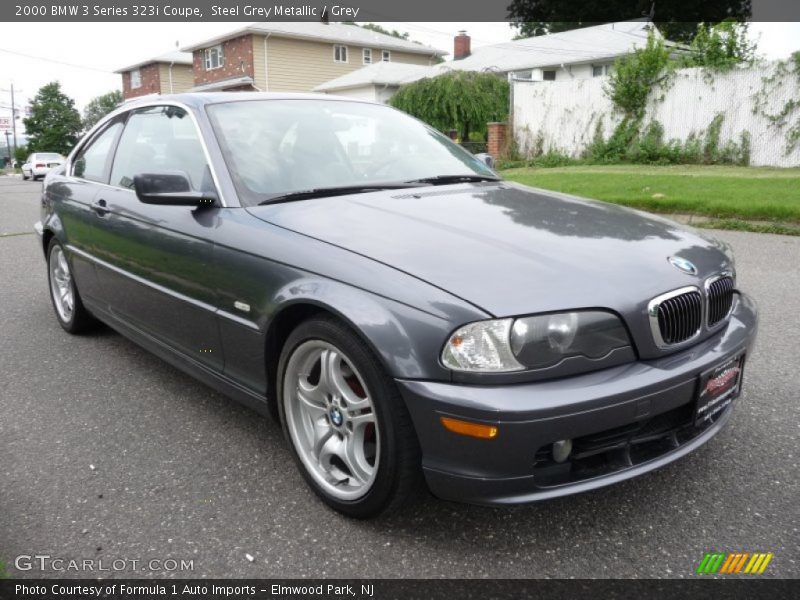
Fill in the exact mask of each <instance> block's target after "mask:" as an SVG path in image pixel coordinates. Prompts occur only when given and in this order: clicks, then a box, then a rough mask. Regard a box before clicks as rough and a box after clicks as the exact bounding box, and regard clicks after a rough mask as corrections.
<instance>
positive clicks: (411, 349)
mask: <svg viewBox="0 0 800 600" xmlns="http://www.w3.org/2000/svg"><path fill="white" fill-rule="evenodd" d="M271 304H272V305H273V306H275V307H276V310H275V311H274V312H273V314H272V315H271V319H270V322H271V323H275V322H277V321H278V320H279V319H280V316H281V314H282V313H283V312H284V311H288V310H291V309H292V308H293V307H296V306H297V305H299V304H304V305H310V306H316V307H319V308H320V309H322V310H325V311H327V312H330V313H332V314H334V315H336V316H337V317H338V318H339V319H341V320H342V321H344V322H345V323H347V324H348V325H349V326H350V327H351V328H352V329H353V330H354V331H355V332H356V333H357V334H358V335H359V336H360V337H361V339H362V340H363V341H364V342H365V343H366V344H367V345H368V346H369V347H370V348H371V349H372V351H373V352H374V353H375V354H376V355H377V356H378V357H380V359H381V361H382V362H383V364H384V367H385V368H386V370H387V372H388V373H389V374H390V375H391V376H393V377H402V378H409V379H434V380H440V381H441V380H449V379H450V371H449V370H447V369H445V368H444V367H443V366H442V365H441V364H440V363H439V351H440V349H441V346H442V343H443V341H444V338H445V337H446V336H447V334H448V333H449V332H450V331H451V330H452V328H453V324H452V323H450V322H449V321H448V320H447V319H444V318H442V317H439V316H435V315H432V314H429V313H426V312H424V311H422V310H420V309H417V308H413V307H411V306H408V305H405V304H402V303H400V302H397V301H394V300H390V299H388V298H383V297H381V296H378V295H376V294H372V293H369V292H366V291H364V290H360V289H358V288H355V287H353V286H350V285H347V284H344V283H341V282H338V281H333V280H329V279H318V278H313V277H305V278H303V279H300V280H297V281H293V282H291V283H290V284H287V285H285V286H284V287H282V288H281V289H279V290H278V292H277V293H276V294H275V296H274V298H273V300H272V302H271ZM268 335H269V333H268Z"/></svg>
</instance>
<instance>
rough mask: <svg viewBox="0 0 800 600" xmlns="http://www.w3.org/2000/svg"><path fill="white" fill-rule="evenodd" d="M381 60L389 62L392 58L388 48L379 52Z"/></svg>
mask: <svg viewBox="0 0 800 600" xmlns="http://www.w3.org/2000/svg"><path fill="white" fill-rule="evenodd" d="M381 60H382V61H383V62H389V61H391V60H392V53H391V52H390V51H389V50H384V51H383V52H381Z"/></svg>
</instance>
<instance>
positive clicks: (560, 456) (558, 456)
mask: <svg viewBox="0 0 800 600" xmlns="http://www.w3.org/2000/svg"><path fill="white" fill-rule="evenodd" d="M570 452H572V440H559V441H557V442H553V460H554V461H556V462H557V463H562V462H564V461H565V460H567V459H568V458H569V453H570Z"/></svg>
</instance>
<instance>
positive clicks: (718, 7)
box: [508, 0, 752, 44]
mask: <svg viewBox="0 0 800 600" xmlns="http://www.w3.org/2000/svg"><path fill="white" fill-rule="evenodd" d="M750 4H751V2H750V0H704V1H703V2H698V1H697V0H670V2H653V0H578V1H576V2H570V3H566V2H564V1H563V0H512V2H511V3H510V4H509V5H508V17H509V20H511V21H512V24H513V25H514V26H515V27H517V28H518V29H519V30H520V35H521V37H531V36H534V35H543V34H545V33H557V32H559V31H566V30H567V29H576V28H579V27H588V26H590V25H598V24H600V23H610V22H613V21H622V20H625V19H640V18H642V17H643V16H648V15H649V16H650V18H651V19H652V20H653V22H654V23H655V24H656V26H657V27H658V28H659V30H660V31H661V33H663V34H664V37H666V38H667V39H668V40H673V41H676V42H684V43H687V44H688V43H689V42H691V40H692V39H693V38H694V36H695V34H696V33H697V28H698V24H699V23H701V22H706V23H718V22H719V21H717V20H715V17H716V18H719V17H720V16H725V17H726V18H730V19H734V20H736V21H744V20H746V19H747V18H748V17H750V16H751V13H752V11H751V6H750Z"/></svg>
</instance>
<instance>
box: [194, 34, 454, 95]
mask: <svg viewBox="0 0 800 600" xmlns="http://www.w3.org/2000/svg"><path fill="white" fill-rule="evenodd" d="M182 49H183V50H185V51H187V52H191V53H192V67H193V72H194V87H193V88H192V90H193V91H212V90H217V91H219V90H226V91H235V90H254V89H255V90H260V91H265V92H266V91H269V92H308V91H312V90H313V89H314V88H315V87H317V86H318V85H320V84H322V83H324V82H326V81H329V80H331V79H335V78H337V77H340V76H342V75H345V74H347V73H350V72H352V71H355V70H357V69H360V68H362V67H363V66H365V65H369V64H373V63H376V62H396V63H405V64H413V65H431V64H435V63H436V62H438V61H439V60H440V57H441V56H443V55H444V54H446V52H443V51H442V50H438V49H436V48H432V47H430V46H425V45H422V44H418V43H416V42H410V41H408V40H404V39H400V38H396V37H393V36H390V35H385V34H382V33H378V32H375V31H371V30H369V29H365V28H363V27H357V26H354V25H345V24H342V23H320V22H294V23H290V22H287V23H253V24H251V25H248V26H247V27H244V28H241V29H238V30H235V31H232V32H230V33H227V34H224V35H221V36H217V37H216V38H212V39H209V40H204V41H202V42H199V43H197V44H193V45H190V46H187V47H185V48H182Z"/></svg>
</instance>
